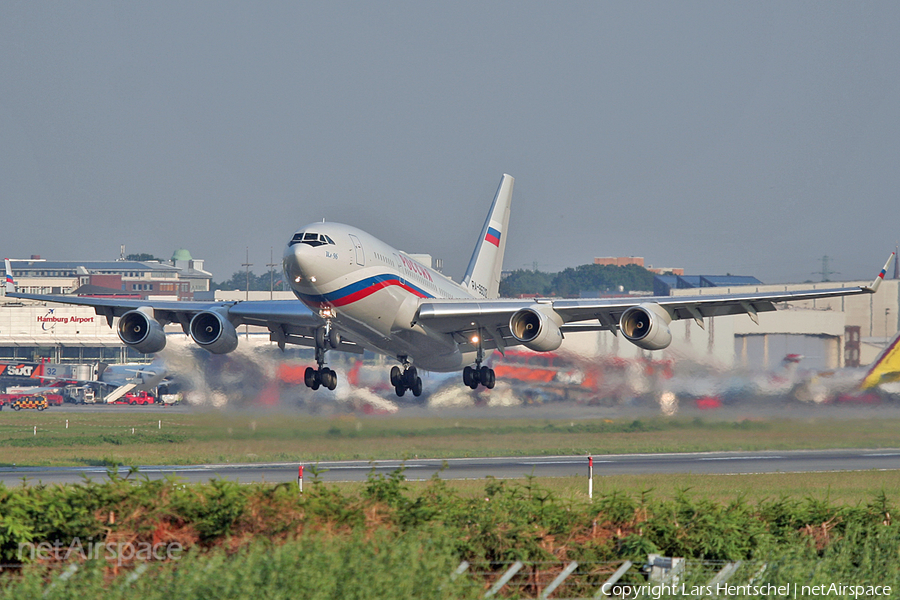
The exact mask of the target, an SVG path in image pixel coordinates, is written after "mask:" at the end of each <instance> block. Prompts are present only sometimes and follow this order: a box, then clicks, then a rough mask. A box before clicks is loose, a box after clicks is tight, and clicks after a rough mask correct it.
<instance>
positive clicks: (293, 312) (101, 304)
mask: <svg viewBox="0 0 900 600" xmlns="http://www.w3.org/2000/svg"><path fill="white" fill-rule="evenodd" d="M6 295H7V296H9V297H11V298H22V299H24V300H39V301H42V302H57V303H60V304H74V305H78V306H91V307H93V309H94V312H96V313H97V314H98V315H101V316H105V317H106V322H107V323H108V324H109V326H110V327H112V322H113V318H114V317H121V316H122V315H124V314H125V313H127V312H129V311H132V310H137V309H150V310H151V311H152V313H153V318H154V319H156V321H158V322H159V324H160V325H163V326H165V325H168V324H169V323H178V324H180V325H181V328H182V329H183V330H184V332H185V333H188V330H189V325H190V322H191V319H192V318H193V317H194V315H196V314H197V313H200V312H203V311H210V310H212V311H216V312H224V315H223V316H225V317H226V318H227V319H228V320H229V321H230V322H231V323H232V325H234V326H235V327H238V326H240V325H257V326H260V327H265V328H267V329H268V330H269V334H270V339H272V341H275V342H278V344H279V345H280V346H283V345H284V344H296V345H300V346H311V347H315V345H316V342H315V336H316V329H318V328H319V327H321V326H322V325H324V324H325V321H324V320H323V319H322V318H321V317H319V316H318V315H317V314H315V313H313V312H312V311H311V310H309V309H308V308H307V307H306V306H305V305H303V303H302V302H300V301H299V300H247V301H241V302H189V301H168V300H158V301H150V300H116V299H113V298H83V297H77V296H58V295H42V294H21V293H15V292H10V293H7V294H6ZM337 350H340V351H342V352H353V353H357V354H361V353H362V352H363V347H362V346H361V345H360V344H357V343H354V342H353V341H352V340H349V339H343V337H342V339H341V343H340V345H339V347H338V348H337Z"/></svg>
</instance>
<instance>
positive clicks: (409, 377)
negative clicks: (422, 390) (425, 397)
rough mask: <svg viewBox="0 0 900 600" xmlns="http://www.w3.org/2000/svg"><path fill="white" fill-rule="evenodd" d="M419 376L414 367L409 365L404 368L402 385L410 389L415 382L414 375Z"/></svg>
mask: <svg viewBox="0 0 900 600" xmlns="http://www.w3.org/2000/svg"><path fill="white" fill-rule="evenodd" d="M418 376H419V372H418V371H416V368H415V367H409V368H408V369H406V372H405V373H403V385H405V386H406V387H407V388H410V389H412V386H413V384H415V383H416V377H418Z"/></svg>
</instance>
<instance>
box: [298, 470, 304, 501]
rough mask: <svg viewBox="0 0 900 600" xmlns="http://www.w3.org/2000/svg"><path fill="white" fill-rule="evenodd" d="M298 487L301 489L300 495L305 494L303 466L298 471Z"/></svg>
mask: <svg viewBox="0 0 900 600" xmlns="http://www.w3.org/2000/svg"><path fill="white" fill-rule="evenodd" d="M297 487H299V488H300V493H301V494H302V493H303V465H300V467H299V468H298V469H297Z"/></svg>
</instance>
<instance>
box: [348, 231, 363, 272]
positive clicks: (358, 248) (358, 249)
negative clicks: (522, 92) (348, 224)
mask: <svg viewBox="0 0 900 600" xmlns="http://www.w3.org/2000/svg"><path fill="white" fill-rule="evenodd" d="M350 241H351V242H353V250H354V252H355V253H356V264H358V265H359V266H361V267H364V266H366V253H365V252H363V247H362V244H361V243H360V241H359V238H358V237H356V236H355V235H352V234H351V235H350Z"/></svg>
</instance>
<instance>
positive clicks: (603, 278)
mask: <svg viewBox="0 0 900 600" xmlns="http://www.w3.org/2000/svg"><path fill="white" fill-rule="evenodd" d="M620 286H621V287H622V289H623V291H625V292H630V291H634V290H642V291H644V290H652V289H653V273H651V272H650V271H648V270H647V269H645V268H643V267H639V266H637V265H627V266H624V267H617V266H614V265H595V264H587V265H579V266H577V267H574V268H573V267H569V268H568V269H565V270H563V271H561V272H559V273H557V274H556V277H554V278H553V284H552V290H553V291H554V292H555V293H556V294H557V295H559V296H567V297H573V296H578V295H579V294H580V293H581V292H584V291H588V292H617V291H618V290H619V287H620Z"/></svg>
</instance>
